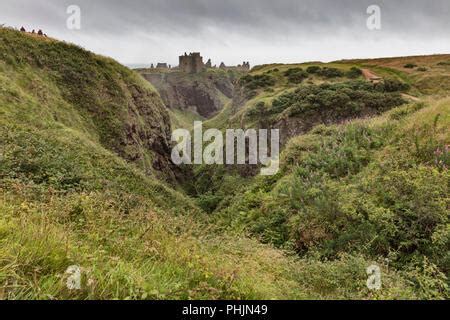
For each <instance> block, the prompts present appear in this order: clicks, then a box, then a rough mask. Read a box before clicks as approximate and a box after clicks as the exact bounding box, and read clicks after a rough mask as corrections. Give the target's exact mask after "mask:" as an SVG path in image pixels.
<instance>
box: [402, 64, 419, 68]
mask: <svg viewBox="0 0 450 320" xmlns="http://www.w3.org/2000/svg"><path fill="white" fill-rule="evenodd" d="M403 67H404V68H406V69H414V68H416V67H417V65H416V64H414V63H407V64H405V65H404V66H403Z"/></svg>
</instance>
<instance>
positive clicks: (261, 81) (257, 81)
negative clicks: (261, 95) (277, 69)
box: [239, 74, 275, 90]
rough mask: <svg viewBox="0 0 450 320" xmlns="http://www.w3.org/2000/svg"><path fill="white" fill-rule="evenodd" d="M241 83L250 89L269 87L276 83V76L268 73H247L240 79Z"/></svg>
mask: <svg viewBox="0 0 450 320" xmlns="http://www.w3.org/2000/svg"><path fill="white" fill-rule="evenodd" d="M239 83H240V84H241V85H243V86H244V87H245V88H246V89H248V90H256V89H261V88H267V87H271V86H273V85H275V79H274V77H272V76H270V75H268V74H261V75H255V76H252V75H249V74H248V75H245V76H243V77H242V78H241V79H240V80H239Z"/></svg>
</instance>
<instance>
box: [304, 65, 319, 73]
mask: <svg viewBox="0 0 450 320" xmlns="http://www.w3.org/2000/svg"><path fill="white" fill-rule="evenodd" d="M320 70H321V68H320V67H319V66H310V67H308V68H307V69H306V72H308V73H310V74H317V73H319V72H320Z"/></svg>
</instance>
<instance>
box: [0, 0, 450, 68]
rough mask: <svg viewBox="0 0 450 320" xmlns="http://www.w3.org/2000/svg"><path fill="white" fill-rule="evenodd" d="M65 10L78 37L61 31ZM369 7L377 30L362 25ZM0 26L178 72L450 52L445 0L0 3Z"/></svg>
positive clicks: (32, 0)
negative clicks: (198, 61)
mask: <svg viewBox="0 0 450 320" xmlns="http://www.w3.org/2000/svg"><path fill="white" fill-rule="evenodd" d="M69 5H78V6H79V7H80V9H81V30H69V29H68V28H67V27H66V20H67V18H68V17H69V15H68V14H67V13H66V11H67V7H68V6H69ZM369 5H378V6H379V7H380V8H381V22H382V25H381V30H375V31H371V30H369V29H368V28H367V25H366V21H367V18H368V17H369V15H368V14H367V12H366V11H367V8H368V6H369ZM0 24H5V25H8V26H13V27H17V28H20V27H21V26H24V27H25V28H27V30H29V29H43V30H44V32H46V33H47V34H48V35H49V36H52V37H55V38H58V39H63V40H66V41H69V42H73V43H76V44H79V45H81V46H83V47H84V48H86V49H89V50H91V51H94V52H96V53H100V54H103V55H107V56H111V57H113V58H115V59H117V60H118V61H120V62H122V63H124V64H128V65H131V64H149V63H152V62H153V63H156V62H167V63H170V64H173V65H176V64H178V55H179V54H181V53H184V52H185V51H188V52H189V51H200V52H201V53H202V55H203V57H204V58H205V60H206V59H207V58H211V59H212V60H213V64H219V63H220V62H221V61H224V62H225V64H227V65H233V64H237V63H241V62H242V61H244V60H245V61H247V60H248V61H250V62H251V64H252V65H255V64H262V63H274V62H283V63H294V62H303V61H317V60H321V61H332V60H337V59H344V58H365V57H385V56H399V55H416V54H433V53H450V0H385V1H383V0H128V1H124V0H69V1H67V0H0Z"/></svg>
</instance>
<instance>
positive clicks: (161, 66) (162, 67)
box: [156, 62, 169, 69]
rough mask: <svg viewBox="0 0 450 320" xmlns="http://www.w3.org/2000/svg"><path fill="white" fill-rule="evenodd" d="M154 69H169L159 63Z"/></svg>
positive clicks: (165, 64)
mask: <svg viewBox="0 0 450 320" xmlns="http://www.w3.org/2000/svg"><path fill="white" fill-rule="evenodd" d="M156 68H157V69H169V67H168V66H167V63H161V62H160V63H158V64H157V65H156Z"/></svg>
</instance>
